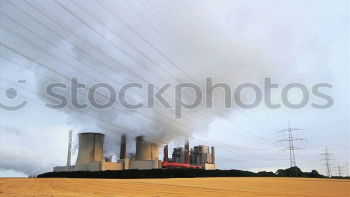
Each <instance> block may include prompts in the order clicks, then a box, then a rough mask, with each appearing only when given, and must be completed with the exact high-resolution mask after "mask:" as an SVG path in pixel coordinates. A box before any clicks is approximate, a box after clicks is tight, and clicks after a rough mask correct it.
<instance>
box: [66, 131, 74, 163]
mask: <svg viewBox="0 0 350 197" xmlns="http://www.w3.org/2000/svg"><path fill="white" fill-rule="evenodd" d="M72 132H73V131H72V130H70V131H69V136H68V155H67V165H66V166H67V167H69V166H71V158H72Z"/></svg>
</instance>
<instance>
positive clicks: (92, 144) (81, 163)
mask: <svg viewBox="0 0 350 197" xmlns="http://www.w3.org/2000/svg"><path fill="white" fill-rule="evenodd" d="M78 136H79V148H78V156H77V159H76V162H75V165H71V164H70V163H71V162H70V159H71V146H72V133H71V132H70V133H69V142H68V156H67V165H66V166H56V167H54V168H53V171H54V172H60V171H104V170H127V169H156V168H201V169H206V170H210V169H216V164H215V154H214V147H211V152H209V147H208V146H204V145H199V146H194V147H193V148H192V149H191V150H190V147H189V141H188V140H186V141H185V145H184V147H176V148H174V149H173V153H172V158H169V157H168V155H169V153H168V145H165V146H164V157H163V161H162V160H160V159H159V150H160V146H159V145H158V144H155V143H152V142H149V141H147V140H146V139H145V137H144V136H137V137H136V138H135V142H136V154H135V155H134V156H131V157H128V156H127V154H126V145H127V140H126V139H127V138H126V135H122V136H121V140H120V157H119V159H118V160H117V161H116V162H113V161H112V159H111V158H107V157H105V156H104V154H103V150H104V149H103V145H104V139H105V135H104V134H102V133H80V134H79V135H78Z"/></svg>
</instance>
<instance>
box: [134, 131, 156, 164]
mask: <svg viewBox="0 0 350 197" xmlns="http://www.w3.org/2000/svg"><path fill="white" fill-rule="evenodd" d="M135 159H136V160H158V159H159V147H158V145H157V144H155V143H151V142H147V141H145V140H144V136H138V137H136V156H135Z"/></svg>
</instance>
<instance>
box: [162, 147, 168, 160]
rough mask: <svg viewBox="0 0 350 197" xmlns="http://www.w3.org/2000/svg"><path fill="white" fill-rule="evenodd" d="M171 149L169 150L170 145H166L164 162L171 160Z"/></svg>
mask: <svg viewBox="0 0 350 197" xmlns="http://www.w3.org/2000/svg"><path fill="white" fill-rule="evenodd" d="M168 154H169V150H168V145H165V146H164V158H163V162H168V161H169V155H168Z"/></svg>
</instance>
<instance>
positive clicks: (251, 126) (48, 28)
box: [0, 0, 350, 176]
mask: <svg viewBox="0 0 350 197" xmlns="http://www.w3.org/2000/svg"><path fill="white" fill-rule="evenodd" d="M0 4H1V6H0V11H1V18H0V20H1V29H0V41H1V43H3V45H1V46H0V55H1V59H0V62H1V63H0V68H1V84H0V88H1V94H0V101H1V103H4V104H7V105H17V104H18V103H20V102H21V101H23V99H25V100H28V104H27V106H25V107H24V108H23V109H21V110H18V111H15V112H9V111H4V110H1V111H0V117H1V119H0V176H16V175H20V176H22V175H23V173H24V174H36V173H40V172H44V171H48V170H51V169H52V167H53V166H55V165H63V164H65V159H66V152H67V135H68V130H69V129H73V130H74V131H75V134H76V133H78V132H80V131H96V132H104V133H106V134H107V135H108V136H109V137H108V141H107V142H106V146H107V147H108V148H107V149H108V152H107V153H106V154H115V153H116V152H118V150H117V145H116V143H115V142H117V141H118V138H119V134H118V133H120V132H127V131H121V130H120V129H118V126H121V127H122V128H126V129H127V130H128V132H131V133H130V137H133V136H135V135H138V134H146V135H148V136H150V137H152V138H154V139H156V140H157V141H158V142H159V143H164V142H171V145H170V148H171V147H174V146H178V145H182V139H183V137H184V136H190V137H191V145H195V144H208V145H213V146H215V147H216V148H217V151H216V153H217V163H218V165H219V167H220V168H223V169H231V168H235V169H249V170H265V169H267V170H276V169H278V168H286V167H289V161H288V154H287V152H284V151H280V150H281V149H282V148H283V147H285V145H286V144H283V146H282V147H281V145H280V144H279V143H276V141H277V140H279V139H281V138H283V136H282V135H280V134H278V133H277V130H281V129H284V128H286V127H287V122H288V120H289V121H290V122H291V125H292V127H297V128H303V129H304V130H303V131H302V132H298V133H297V135H298V136H299V137H302V138H307V142H306V143H302V144H297V146H301V147H304V148H305V149H304V150H300V151H297V155H296V157H297V165H298V166H300V167H301V168H302V169H303V170H311V169H316V170H319V171H320V172H321V173H324V169H323V164H322V161H321V160H320V159H321V157H320V156H319V154H320V153H321V151H322V150H323V149H324V148H325V146H328V147H329V149H330V150H331V151H332V152H333V153H335V155H334V156H333V158H334V159H335V161H334V163H335V164H337V162H339V163H340V164H341V165H342V166H344V169H346V168H349V167H348V166H347V167H346V166H345V162H346V161H349V158H350V155H349V154H350V152H349V150H350V144H349V143H350V136H349V132H350V128H349V122H350V121H349V111H350V108H349V103H348V101H349V99H350V98H349V36H348V34H349V14H348V13H349V3H348V1H346V0H339V1H330V0H323V1H320V0H317V1H316V0H314V1H302V0H300V1H292V0H290V1H272V0H264V1H258V0H256V1H253V0H250V1H237V0H235V1H231V0H227V1H224V0H221V1H214V0H212V1H210V0H206V1H202V0H201V1H200V0H192V1H186V0H181V1H161V0H157V1H156V0H152V1H144V0H135V1H102V3H96V2H95V1H90V0H87V1H85V0H84V1H82V0H74V1H46V0H45V1H39V0H33V1H32V0H31V1H5V0H2V1H0ZM91 27H92V28H91ZM92 29H93V30H92ZM4 45H6V46H8V47H10V48H12V49H13V50H15V51H17V52H19V53H20V54H22V55H25V56H27V57H30V58H32V59H33V60H35V61H37V62H40V63H41V64H37V63H35V62H33V61H30V60H28V59H26V58H24V57H23V56H21V55H19V53H17V54H16V52H14V51H11V50H9V49H8V48H6V47H4ZM126 54H127V55H126ZM14 62H15V63H14ZM120 63H121V64H122V65H121V64H120ZM19 65H21V66H19ZM42 65H45V66H47V67H48V68H51V69H53V70H57V71H58V72H60V73H61V75H59V74H57V73H54V72H52V71H49V70H48V69H47V68H45V67H43V66H42ZM123 65H125V66H124V67H123ZM111 68H112V69H111ZM62 75H65V76H68V77H77V78H78V79H79V80H80V81H81V82H84V83H86V84H89V85H90V84H93V83H94V82H107V83H110V84H113V85H114V86H115V87H117V88H118V87H120V86H121V84H125V83H126V82H130V81H131V82H140V83H144V84H146V81H147V82H152V83H155V84H156V85H161V84H165V83H172V84H175V83H178V82H188V81H191V82H196V83H197V82H199V85H203V82H204V79H205V78H206V77H213V80H214V81H215V82H226V83H228V84H231V85H232V86H233V87H235V86H237V85H238V84H240V83H246V82H253V83H256V84H258V85H259V86H262V85H263V83H262V82H263V79H264V78H265V77H271V78H272V81H273V82H274V83H278V84H280V86H281V87H283V86H285V85H286V84H288V83H303V84H305V85H306V86H307V87H308V88H309V89H311V87H312V86H313V85H314V84H316V83H330V84H332V85H333V88H332V89H331V90H329V91H327V94H329V95H331V96H332V97H333V99H334V105H333V106H332V107H331V108H329V109H322V110H320V109H315V108H312V107H311V106H310V104H308V105H307V106H306V107H304V108H302V109H297V110H296V109H289V108H287V107H282V108H280V109H269V108H267V107H265V106H264V105H260V106H259V107H257V108H254V109H249V110H244V109H241V108H233V109H232V110H227V111H223V110H222V108H220V107H215V108H213V109H211V110H209V109H205V108H202V107H199V108H198V109H196V110H191V111H188V112H185V113H184V118H183V119H182V120H171V119H169V118H165V117H171V115H172V112H173V111H171V110H170V111H169V110H165V109H162V108H155V109H140V110H136V111H129V110H126V109H122V108H120V107H119V106H116V107H114V108H112V109H110V110H108V111H96V110H94V109H90V108H89V109H87V110H84V112H81V111H74V110H71V108H66V109H64V110H52V109H49V108H46V107H45V102H47V98H45V96H43V95H42V91H43V87H44V86H45V85H46V84H47V83H48V82H50V81H58V82H65V81H66V80H65V79H64V78H63V77H62ZM19 79H23V80H26V83H25V84H18V83H17V80H19ZM10 87H14V88H16V89H17V91H18V94H19V96H18V97H16V98H15V99H8V98H7V97H6V94H5V91H6V89H8V88H10ZM280 90H281V89H276V91H274V92H273V101H274V102H280V93H281V92H280ZM219 96H222V94H218V95H217V97H215V98H219ZM132 97H133V98H134V99H136V100H142V99H143V97H142V95H140V94H139V92H137V91H135V92H132ZM250 98H251V95H250V94H246V99H247V101H249V99H250ZM290 98H291V100H293V101H296V102H297V101H298V100H300V93H299V92H293V93H292V95H291V97H290ZM83 100H84V99H83ZM83 100H82V101H83ZM322 101H323V100H318V98H315V97H311V98H310V102H309V103H311V102H322ZM218 103H219V104H220V103H221V101H218ZM221 104H222V103H221ZM157 107H158V106H157ZM86 114H88V115H92V116H87V115H86ZM92 117H95V118H92ZM144 119H147V121H142V120H144ZM102 122H110V123H111V124H108V125H107V124H105V123H102ZM151 123H152V124H151ZM154 123H156V124H154ZM173 125H175V126H173ZM114 126H115V128H112V129H106V128H107V127H108V128H111V127H114ZM163 128H168V130H164V129H163ZM179 128H189V130H190V131H185V130H180V129H179ZM75 140H76V139H75ZM75 144H76V141H75ZM129 150H130V151H129V152H132V151H133V147H132V144H130V145H129ZM73 158H75V157H73Z"/></svg>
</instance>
